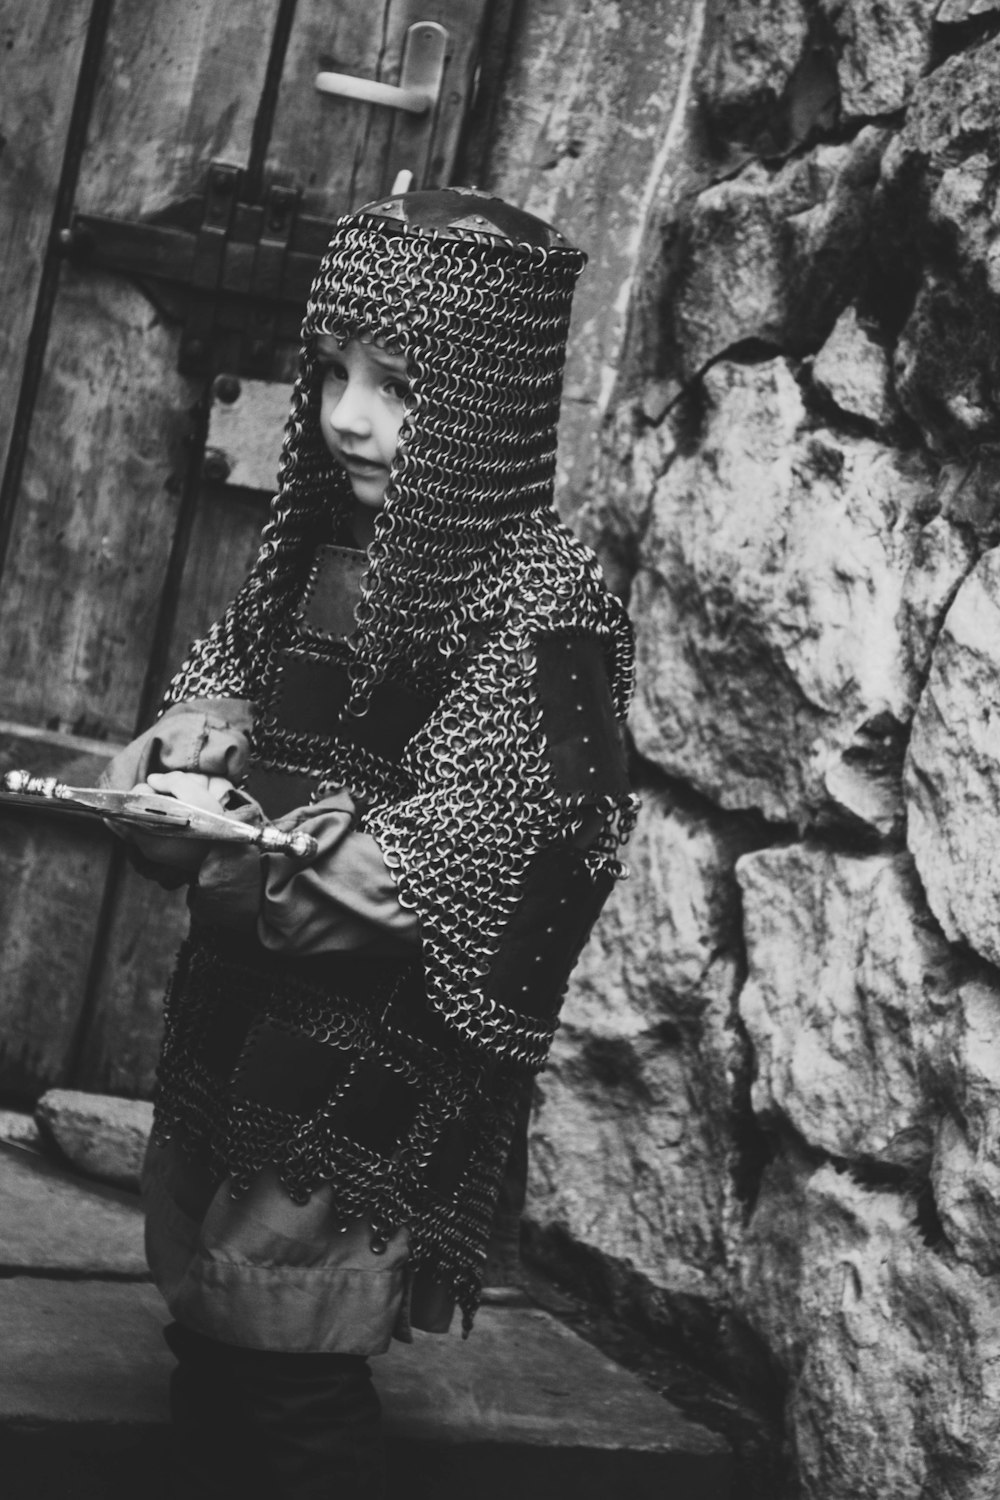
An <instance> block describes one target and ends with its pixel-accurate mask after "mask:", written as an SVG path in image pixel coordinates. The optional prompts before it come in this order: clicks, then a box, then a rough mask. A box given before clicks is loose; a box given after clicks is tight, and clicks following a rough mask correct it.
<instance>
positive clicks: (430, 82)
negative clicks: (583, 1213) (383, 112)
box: [316, 21, 448, 115]
mask: <svg viewBox="0 0 1000 1500" xmlns="http://www.w3.org/2000/svg"><path fill="white" fill-rule="evenodd" d="M447 50H448V33H447V31H446V30H445V28H444V27H443V26H441V25H439V24H438V22H437V21H418V22H417V24H416V25H415V26H411V27H410V29H409V30H408V31H407V33H406V40H405V41H404V43H403V60H402V64H401V67H400V70H399V83H398V84H394V83H376V82H375V80H374V79H371V78H355V77H354V75H353V74H351V73H317V75H316V87H317V89H318V90H319V91H320V93H321V94H336V95H337V96H338V97H339V98H341V99H358V100H360V101H361V102H362V103H364V104H384V105H386V106H387V107H388V108H389V109H401V110H403V111H404V112H405V113H406V114H410V115H425V114H427V113H428V111H429V110H433V108H434V107H435V105H436V104H437V101H438V96H439V94H440V93H441V83H442V80H443V78H444V65H445V60H446V56H447Z"/></svg>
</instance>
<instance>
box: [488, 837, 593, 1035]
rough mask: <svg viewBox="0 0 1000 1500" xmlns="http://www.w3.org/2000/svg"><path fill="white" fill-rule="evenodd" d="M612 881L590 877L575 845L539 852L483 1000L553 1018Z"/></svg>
mask: <svg viewBox="0 0 1000 1500" xmlns="http://www.w3.org/2000/svg"><path fill="white" fill-rule="evenodd" d="M613 884H614V878H613V876H611V875H609V874H607V873H602V874H599V875H598V876H596V877H595V876H593V875H592V874H591V872H590V870H589V869H588V867H587V864H586V862H585V859H584V856H583V855H582V854H581V853H580V852H579V851H578V850H576V849H571V848H565V847H558V848H552V849H542V850H540V851H539V853H538V854H536V855H535V856H534V858H533V859H532V861H531V863H530V864H529V866H528V870H527V874H526V876H525V880H524V886H523V889H522V894H521V899H520V901H519V903H518V905H517V907H516V908H515V910H514V914H513V916H512V917H511V919H510V922H509V923H508V924H507V927H506V929H505V930H504V935H503V938H502V939H501V942H500V947H499V949H498V951H497V954H496V956H495V958H494V960H493V964H492V966H491V968H490V972H489V977H488V978H487V981H486V998H487V999H488V1000H497V1001H498V1002H499V1003H501V1004H503V1005H509V1006H512V1007H514V1008H515V1009H516V1010H518V1011H519V1012H521V1013H522V1014H523V1015H529V1016H533V1017H535V1018H537V1019H538V1020H541V1021H549V1020H551V1018H552V1017H554V1016H555V1014H556V1013H557V1011H558V1009H559V1002H560V1000H561V999H562V995H563V991H564V990H565V988H566V982H567V980H568V979H569V975H570V971H571V969H572V968H573V965H574V964H575V962H576V960H577V956H578V954H579V952H580V949H581V948H582V947H583V945H584V943H585V942H586V939H587V934H588V933H589V932H590V929H591V927H592V926H593V925H594V922H595V921H596V919H597V914H598V912H599V911H600V909H601V907H602V906H603V904H604V902H605V900H606V898H607V895H608V892H609V890H610V889H611V887H612V885H613Z"/></svg>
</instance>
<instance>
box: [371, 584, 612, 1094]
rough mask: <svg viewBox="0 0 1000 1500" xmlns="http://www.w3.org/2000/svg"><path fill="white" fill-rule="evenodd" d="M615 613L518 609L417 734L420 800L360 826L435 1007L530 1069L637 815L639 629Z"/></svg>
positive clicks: (459, 1028) (471, 1036)
mask: <svg viewBox="0 0 1000 1500" xmlns="http://www.w3.org/2000/svg"><path fill="white" fill-rule="evenodd" d="M605 613H610V614H611V617H612V622H613V623H612V625H611V627H610V628H609V624H608V623H607V622H605V623H603V624H600V625H599V624H598V623H597V622H596V621H595V620H594V619H589V620H588V619H587V618H586V615H585V613H584V612H582V611H580V610H579V608H575V609H572V610H566V609H563V610H561V611H560V610H559V609H558V608H555V607H553V606H552V604H551V603H550V604H549V606H548V607H547V608H545V609H542V610H540V609H539V608H537V601H536V607H535V608H524V607H522V606H520V605H519V604H517V603H515V605H514V606H513V607H512V608H511V610H510V613H509V617H508V619H507V620H506V621H505V622H504V623H503V625H502V626H501V627H500V628H498V629H496V630H495V631H493V632H491V633H490V635H489V636H488V638H487V639H486V640H485V641H484V642H483V643H482V644H481V645H480V646H479V648H478V650H477V651H476V652H475V654H474V656H473V658H472V660H471V662H470V664H469V667H468V669H467V671H466V672H465V673H464V674H463V676H462V678H461V680H460V681H459V682H458V683H457V685H456V686H455V687H454V689H453V690H452V691H451V692H450V693H449V694H448V695H447V696H446V697H445V699H444V700H443V701H442V703H441V704H440V705H439V707H438V709H437V711H436V712H435V713H434V715H433V716H432V718H431V719H430V720H429V721H428V723H427V724H426V725H425V726H424V728H423V729H422V730H421V732H420V733H419V734H418V735H417V736H416V737H415V739H414V740H413V741H412V742H411V744H410V747H409V752H408V769H409V771H410V773H411V775H412V777H413V778H414V780H415V782H416V784H417V786H418V788H419V789H418V791H417V792H416V794H415V795H413V796H411V797H408V798H407V799H406V800H404V801H402V802H399V803H396V804H393V805H390V806H387V807H383V808H381V809H379V810H377V811H375V812H373V813H371V814H370V815H369V817H368V820H367V823H366V827H367V829H368V831H369V832H370V833H372V834H373V835H374V837H375V839H376V841H377V842H378V843H379V845H380V847H381V849H382V854H383V857H384V858H385V861H386V863H387V865H388V866H389V868H390V869H391V870H392V871H393V873H394V875H395V877H396V880H397V884H398V891H399V898H400V902H401V904H402V905H403V906H406V907H409V908H410V909H412V910H413V911H414V912H415V913H416V915H417V916H418V918H419V921H420V929H421V934H422V947H423V959H424V971H425V977H426V983H427V994H428V1000H429V1003H430V1004H431V1006H432V1007H433V1008H434V1009H436V1010H437V1011H438V1012H439V1013H440V1014H441V1015H442V1016H443V1017H444V1018H445V1020H446V1021H447V1022H448V1023H449V1024H450V1025H451V1026H452V1027H453V1028H454V1029H455V1030H456V1032H457V1033H459V1034H460V1035H461V1036H462V1038H463V1039H464V1040H465V1041H466V1042H468V1043H471V1044H473V1046H475V1047H476V1048H479V1049H482V1050H484V1051H485V1052H487V1053H489V1054H490V1055H492V1056H493V1057H495V1058H498V1059H502V1060H504V1061H507V1062H513V1063H517V1064H521V1065H525V1066H527V1067H529V1068H531V1069H533V1070H537V1069H539V1068H541V1067H542V1066H543V1064H544V1061H545V1057H546V1055H547V1053H548V1050H549V1047H550V1045H551V1041H552V1036H553V1034H554V1032H555V1029H556V1026H557V1024H558V1020H557V1017H558V1010H559V1006H560V1003H561V1000H562V996H563V993H564V991H565V988H566V984H567V981H568V978H569V974H570V970H571V969H572V966H573V964H574V962H575V960H576V957H577V955H578V953H579V950H580V948H581V947H582V945H583V943H584V941H585V940H586V937H587V934H588V932H589V930H590V928H591V926H592V924H593V922H594V920H595V918H596V916H597V913H598V911H599V910H600V907H601V906H602V904H603V902H604V900H605V898H606V897H607V895H608V893H609V891H610V889H611V887H612V885H613V883H614V881H615V880H616V879H617V878H618V877H619V876H620V875H621V874H622V873H623V867H622V865H621V863H620V859H619V852H620V848H621V845H622V844H623V843H624V841H625V840H626V839H627V837H628V834H629V832H630V831H631V826H632V823H633V821H634V799H633V798H632V797H631V795H630V792H629V785H628V778H627V773H626V766H625V757H624V750H623V735H622V732H621V726H620V723H619V722H618V718H617V713H616V707H617V706H618V705H620V704H621V703H622V702H624V701H625V699H627V695H628V686H627V684H625V683H623V682H622V681H621V680H620V671H621V663H622V662H623V661H624V662H626V663H627V662H628V661H629V652H628V642H629V639H630V631H629V628H628V624H627V621H625V620H624V618H623V617H620V618H619V617H617V616H616V615H615V614H614V612H613V611H605ZM616 700H617V703H616Z"/></svg>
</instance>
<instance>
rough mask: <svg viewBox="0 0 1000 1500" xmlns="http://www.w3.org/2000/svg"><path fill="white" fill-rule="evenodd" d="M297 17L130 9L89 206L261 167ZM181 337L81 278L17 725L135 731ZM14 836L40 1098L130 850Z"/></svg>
mask: <svg viewBox="0 0 1000 1500" xmlns="http://www.w3.org/2000/svg"><path fill="white" fill-rule="evenodd" d="M277 7H278V0H158V3H157V4H156V5H155V6H150V5H148V3H146V0H118V3H116V5H115V6H114V8H113V10H112V14H111V21H110V29H109V35H108V41H107V46H106V51H105V54H104V57H103V59H102V66H101V74H100V78H99V79H98V83H97V91H96V103H95V106H94V110H93V114H92V118H91V122H90V130H89V135H88V147H87V150H86V153H85V155H84V159H83V163H82V166H81V173H80V179H79V187H78V194H77V206H78V207H79V208H81V209H84V210H86V211H89V212H95V213H109V214H117V215H120V216H126V215H127V216H130V217H131V216H138V215H141V214H145V213H150V212H153V211H155V210H156V209H158V208H162V207H163V206H164V205H165V204H166V203H168V202H171V201H172V200H174V199H175V198H178V197H183V196H188V195H190V194H191V193H192V192H196V191H198V189H199V187H200V185H201V179H202V176H203V173H204V168H205V166H206V164H207V163H208V161H210V160H211V159H213V158H216V157H219V158H224V159H226V160H229V161H232V162H234V163H235V164H237V165H246V164H248V162H249V159H250V151H251V145H252V141H253V132H254V124H255V117H256V111H257V104H258V98H259V95H260V91H261V87H262V84H263V78H264V73H265V70H266V67H267V62H268V46H267V39H268V38H269V37H270V34H271V30H272V26H273V22H274V17H275V14H276V12H277ZM22 9H23V8H22ZM43 9H45V7H43ZM52 10H53V14H54V12H55V8H54V7H52ZM0 160H2V158H0ZM177 338H178V336H177V332H176V330H174V329H168V328H165V327H164V326H163V324H162V323H161V322H160V321H159V319H158V317H157V315H156V314H155V313H154V312H153V310H152V308H151V307H150V305H149V304H148V303H147V302H146V301H145V299H144V298H143V297H142V296H141V295H140V293H139V292H138V291H136V290H134V289H133V288H132V287H130V286H128V285H127V284H125V283H124V282H120V281H117V280H115V279H113V278H110V277H105V278H98V277H97V276H86V275H84V274H82V273H78V272H75V271H73V270H72V269H70V268H68V267H64V268H63V269H62V272H61V278H60V288H59V294H58V297H57V301H56V305H55V308H54V310H53V316H52V320H51V330H50V337H49V343H48V348H47V351H46V361H45V369H44V372H43V377H42V380H41V382H40V386H39V391H38V398H37V400H36V404H35V410H34V413H33V416H32V422H31V429H30V434H29V441H28V451H27V454H26V459H25V465H24V471H23V479H22V485H21V490H20V493H19V496H18V501H17V507H16V510H15V514H14V519H13V526H12V531H11V543H10V551H9V553H8V558H7V564H6V567H5V570H4V575H3V578H2V579H0V717H3V718H5V719H16V720H20V721H23V722H24V723H26V724H28V725H29V726H31V725H35V726H37V727H39V728H44V727H49V728H55V729H56V730H57V731H64V730H69V731H71V732H76V733H77V734H83V735H86V736H89V737H91V738H96V739H103V738H105V737H110V738H113V739H120V738H126V739H127V738H129V737H130V735H131V733H132V731H133V728H134V725H135V720H136V717H137V714H138V711H139V696H140V693H141V690H142V686H143V681H144V677H145V673H146V669H147V664H148V661H149V659H150V656H151V654H152V650H153V633H154V629H155V626H156V620H157V615H158V601H159V598H160V595H161V591H162V589H163V585H164V580H165V576H166V573H167V566H168V560H169V557H170V553H171V549H172V547H173V543H174V534H175V529H176V526H177V520H178V514H179V507H180V500H181V476H182V474H183V472H184V469H185V466H186V463H187V454H186V450H185V448H184V438H185V436H186V435H187V433H188V431H189V429H190V427H191V420H190V408H191V405H192V403H193V402H194V401H195V400H196V399H198V398H199V397H200V396H201V394H202V393H201V391H200V389H199V387H198V386H197V385H196V384H194V383H193V382H191V381H188V380H185V379H183V378H182V377H180V376H179V375H178V374H177V373H176V370H175V364H176V349H177ZM35 765H36V766H37V762H35ZM3 830H4V831H3V833H2V840H3V842H2V844H0V848H2V849H3V851H4V852H3V855H2V860H3V863H2V865H0V876H3V877H5V878H3V880H2V884H0V937H5V938H6V939H7V941H8V943H9V944H10V956H9V958H8V956H6V955H5V965H4V981H3V988H2V991H0V1037H2V1038H3V1041H2V1043H0V1046H2V1049H3V1056H4V1057H5V1058H6V1063H5V1066H6V1068H7V1076H8V1078H13V1077H15V1076H16V1077H17V1079H19V1080H20V1081H19V1082H18V1084H17V1087H18V1088H19V1089H21V1090H22V1091H23V1090H25V1089H28V1088H29V1087H31V1085H32V1079H34V1086H35V1087H43V1086H45V1084H47V1083H48V1082H51V1081H52V1080H54V1079H60V1080H62V1079H64V1078H65V1074H66V1070H67V1068H68V1067H69V1064H70V1061H71V1058H72V1052H73V1048H74V1044H75V1039H76V1033H77V1030H78V1027H79V1025H80V1023H81V1018H82V1015H83V1010H84V1006H85V1003H86V998H87V997H86V989H87V978H88V974H89V971H90V968H91V964H92V958H93V948H94V942H95V936H96V929H97V925H98V913H99V909H100V905H101V900H102V894H103V888H104V884H105V880H106V876H107V872H108V870H109V868H110V863H111V839H110V835H108V834H106V833H104V832H102V830H100V829H99V828H94V827H92V826H89V825H73V826H70V825H64V824H58V825H57V824H56V823H55V822H54V820H52V819H51V818H49V819H46V818H45V815H44V814H41V813H37V814H36V813H25V814H22V815H21V821H20V823H18V824H17V827H16V828H15V827H14V824H13V822H10V823H7V822H5V824H4V825H3ZM99 1011H100V1007H98V1014H97V1016H96V1018H95V1020H96V1024H97V1026H98V1027H99V1028H100V1026H101V1024H102V1018H101V1015H100V1013H99ZM10 1086H13V1084H11V1085H10Z"/></svg>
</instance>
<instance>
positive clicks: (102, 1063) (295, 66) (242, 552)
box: [78, 0, 485, 1093]
mask: <svg viewBox="0 0 1000 1500" xmlns="http://www.w3.org/2000/svg"><path fill="white" fill-rule="evenodd" d="M484 12H485V0H475V3H469V0H421V3H419V4H418V3H417V0H405V3H404V4H400V3H399V0H395V3H391V0H382V3H381V4H379V5H377V6H372V5H370V4H363V3H359V0H344V3H341V4H339V5H336V6H333V5H331V4H330V3H329V0H299V3H298V6H297V8H296V14H295V20H294V24H293V27H292V31H291V35H290V39H289V46H288V49H287V52H286V55H285V61H284V67H283V72H282V77H281V84H280V89H279V93H278V99H277V106H276V114H275V119H274V125H273V130H272V134H271V139H270V144H269V147H268V154H267V173H268V177H269V179H270V180H274V181H285V182H294V183H296V184H298V185H300V186H302V187H303V188H304V204H303V208H304V211H305V212H307V213H311V214H316V215H318V216H320V217H325V218H330V219H333V218H335V217H336V216H337V215H338V214H340V213H342V212H344V211H346V209H348V208H349V207H351V206H352V205H354V204H356V203H357V202H359V201H364V199H366V198H372V197H375V196H377V195H378V194H379V193H380V192H381V191H382V188H383V182H384V174H385V155H386V152H387V150H388V148H389V142H390V131H391V128H392V123H393V121H392V115H391V112H390V111H386V110H381V111H379V110H373V109H371V108H368V107H366V106H363V105H358V104H349V103H347V102H345V101H342V100H337V99H333V98H330V97H329V96H324V95H320V94H318V93H317V92H316V90H315V88H314V80H315V75H316V73H317V72H319V71H320V69H322V68H329V69H332V70H334V71H340V72H348V73H356V74H358V75H362V76H367V77H374V78H381V79H383V81H388V82H395V81H396V73H395V71H394V64H395V63H396V62H398V59H399V57H400V56H401V53H402V42H403V36H404V34H405V31H406V28H407V27H408V26H409V25H410V24H412V23H413V22H414V21H417V20H437V21H440V22H441V23H442V24H443V25H445V26H446V27H448V28H449V30H450V32H451V34H452V61H451V63H450V65H449V73H448V74H447V75H446V87H445V90H444V96H443V100H442V106H441V118H440V120H439V126H438V131H437V135H436V137H435V139H436V142H437V145H436V148H435V150H436V155H437V156H438V157H439V165H438V171H439V172H440V173H441V174H442V175H443V176H444V177H445V179H447V176H448V173H449V171H450V164H451V161H452V160H453V158H454V155H455V152H456V150H457V146H458V137H459V132H460V127H461V115H462V111H463V109H464V106H465V102H466V99H467V95H468V86H469V78H470V75H471V71H472V59H473V55H474V48H475V42H476V40H477V32H478V29H479V26H480V23H481V19H482V16H483V14H484ZM386 185H388V184H386ZM284 353H285V363H286V367H287V366H288V364H289V363H290V361H289V356H290V355H293V354H294V351H293V350H285V351H284ZM272 420H273V422H274V423H275V428H276V430H275V433H274V445H275V448H277V446H278V444H279V442H280V427H281V425H282V424H283V422H284V412H280V413H279V412H275V413H274V414H273V417H272ZM210 441H212V440H210ZM218 445H219V444H218V443H217V442H216V446H218ZM239 457H240V455H239V454H238V453H237V454H235V455H234V458H235V459H237V460H238V459H239ZM234 472H235V467H234ZM273 479H274V474H271V475H270V476H269V477H267V478H265V479H264V481H263V482H264V483H265V484H268V485H269V484H270V483H271V482H272V481H273ZM266 498H267V497H266V496H263V495H260V494H256V495H255V494H253V493H252V492H250V491H248V490H243V491H241V490H239V489H235V488H228V487H226V486H224V485H222V484H213V483H205V484H204V485H203V488H202V493H201V497H200V502H199V505H198V508H197V512H196V514H195V518H194V525H193V530H192V536H191V542H190V546H189V548H188V554H187V563H186V567H185V569H184V574H183V578H182V582H181V589H180V596H179V600H178V606H177V611H176V617H175V621H174V628H173V633H172V639H171V644H170V649H169V651H168V653H167V656H168V666H167V671H166V673H165V677H164V681H163V682H162V683H161V684H159V688H160V689H161V690H162V688H163V687H164V686H165V685H166V679H167V678H169V676H170V674H171V673H172V672H173V671H174V670H175V669H176V667H177V666H178V665H179V663H180V661H181V660H182V659H183V657H184V655H185V654H186V652H187V649H188V644H189V642H190V641H191V640H193V639H194V638H196V637H197V636H200V635H202V634H204V632H205V631H206V630H207V629H208V628H209V626H210V625H211V624H212V623H213V622H214V620H216V619H217V618H218V617H219V615H221V614H222V612H223V611H224V609H225V608H226V606H227V604H228V603H229V601H230V599H231V598H232V596H233V594H234V593H235V592H236V590H237V589H238V588H239V586H240V584H241V583H242V582H243V579H244V578H245V576H246V573H247V570H248V569H249V567H250V564H251V562H252V561H253V558H254V556H255V554H256V550H257V545H258V541H259V532H260V528H261V526H262V524H263V521H264V519H265V500H266ZM185 923H186V917H185V911H184V907H183V903H182V902H181V901H179V900H178V901H175V903H174V904H173V905H167V904H165V903H164V902H163V899H162V896H161V894H160V892H159V891H158V890H157V888H156V887H152V886H150V885H149V884H148V883H147V882H143V881H142V880H141V879H140V878H139V877H137V876H135V875H134V874H133V873H131V872H129V873H128V874H127V875H126V877H125V879H124V881H123V883H122V885H121V887H120V889H119V891H118V895H117V897H116V901H115V908H114V916H113V919H112V923H111V928H110V931H109V934H108V940H107V952H106V955H105V962H104V965H103V968H102V971H101V977H100V984H99V988H98V992H97V997H96V1008H95V1012H94V1020H93V1024H92V1026H91V1029H90V1032H89V1035H88V1042H87V1049H86V1051H85V1053H84V1056H83V1060H82V1071H81V1075H80V1078H79V1080H78V1081H79V1082H80V1084H81V1086H83V1087H87V1088H114V1089H116V1090H121V1091H123V1092H140V1093H142V1092H146V1091H148V1089H149V1088H150V1086H151V1080H152V1074H153V1068H154V1066H155V1058H156V1050H157V1046H158V1040H159V1032H160V1027H159V1007H160V993H161V990H162V987H163V985H164V984H165V982H166V979H167V977H168V976H169V972H170V969H171V966H172V962H173V952H174V949H175V947H176V944H177V942H178V941H179V939H180V937H181V935H182V933H183V930H184V927H185ZM136 933H142V934H143V935H144V938H143V942H142V944H137V943H136V940H135V934H136Z"/></svg>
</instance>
